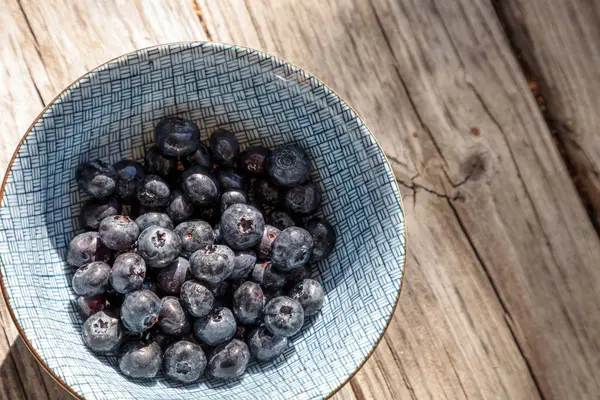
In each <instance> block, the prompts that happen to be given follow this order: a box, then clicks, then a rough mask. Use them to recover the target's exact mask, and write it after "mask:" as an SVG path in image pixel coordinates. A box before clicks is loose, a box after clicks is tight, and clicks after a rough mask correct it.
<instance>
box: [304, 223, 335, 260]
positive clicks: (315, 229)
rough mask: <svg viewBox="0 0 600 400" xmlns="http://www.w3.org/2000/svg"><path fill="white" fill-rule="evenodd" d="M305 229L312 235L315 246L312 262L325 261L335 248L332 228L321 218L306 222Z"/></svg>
mask: <svg viewBox="0 0 600 400" xmlns="http://www.w3.org/2000/svg"><path fill="white" fill-rule="evenodd" d="M305 228H306V230H307V231H308V232H309V233H310V234H311V235H312V238H313V243H314V246H315V249H314V251H313V255H312V260H313V261H320V260H324V259H326V258H327V257H328V256H329V255H330V254H331V252H332V251H333V248H334V247H335V241H336V234H335V230H334V229H333V226H331V224H330V223H329V222H327V221H326V220H324V219H322V218H315V219H311V220H310V221H308V222H307V223H306V226H305Z"/></svg>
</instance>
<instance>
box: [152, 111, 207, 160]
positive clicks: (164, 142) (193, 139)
mask: <svg viewBox="0 0 600 400" xmlns="http://www.w3.org/2000/svg"><path fill="white" fill-rule="evenodd" d="M154 141H155V142H156V144H157V145H158V147H160V150H161V152H162V153H163V154H165V155H167V156H172V157H180V156H186V155H188V154H192V153H194V151H196V146H197V145H198V144H199V142H200V129H198V126H197V125H196V123H195V122H194V121H190V120H188V119H183V118H179V117H167V118H164V119H162V120H160V121H159V122H158V124H156V127H155V128H154Z"/></svg>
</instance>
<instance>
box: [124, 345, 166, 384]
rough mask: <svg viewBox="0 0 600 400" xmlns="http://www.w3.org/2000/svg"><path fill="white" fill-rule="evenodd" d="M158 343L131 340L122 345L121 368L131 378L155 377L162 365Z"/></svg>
mask: <svg viewBox="0 0 600 400" xmlns="http://www.w3.org/2000/svg"><path fill="white" fill-rule="evenodd" d="M162 358H163V355H162V351H161V348H160V346H159V345H158V343H156V342H146V341H141V340H130V341H128V342H126V343H125V344H124V345H123V346H121V351H120V354H119V369H120V370H121V373H122V374H123V375H125V376H128V377H130V378H154V377H155V376H156V374H158V371H159V370H160V367H161V365H162Z"/></svg>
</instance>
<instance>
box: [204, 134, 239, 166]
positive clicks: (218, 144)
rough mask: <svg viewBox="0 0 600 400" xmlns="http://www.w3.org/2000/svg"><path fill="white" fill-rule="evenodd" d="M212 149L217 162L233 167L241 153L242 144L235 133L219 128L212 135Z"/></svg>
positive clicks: (214, 159)
mask: <svg viewBox="0 0 600 400" xmlns="http://www.w3.org/2000/svg"><path fill="white" fill-rule="evenodd" d="M210 150H211V151H212V155H213V161H214V162H215V163H217V164H219V165H221V166H224V167H231V166H233V165H234V164H235V161H236V158H237V156H238V155H239V153H240V145H239V143H238V141H237V139H236V137H235V135H234V134H233V133H231V132H229V131H226V130H225V129H218V130H216V131H215V132H213V134H212V135H211V136H210Z"/></svg>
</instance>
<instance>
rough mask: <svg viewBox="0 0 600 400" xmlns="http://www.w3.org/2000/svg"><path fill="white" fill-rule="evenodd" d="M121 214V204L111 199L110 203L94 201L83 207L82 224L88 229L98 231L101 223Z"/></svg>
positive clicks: (86, 203)
mask: <svg viewBox="0 0 600 400" xmlns="http://www.w3.org/2000/svg"><path fill="white" fill-rule="evenodd" d="M120 213H121V203H119V201H118V200H117V199H116V198H114V197H111V198H110V199H109V200H108V201H106V200H97V199H92V200H89V201H86V202H85V204H84V205H83V207H81V224H82V225H83V226H84V227H85V228H87V229H98V225H100V222H101V221H102V220H103V219H104V218H106V217H111V216H113V215H119V214H120Z"/></svg>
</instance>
